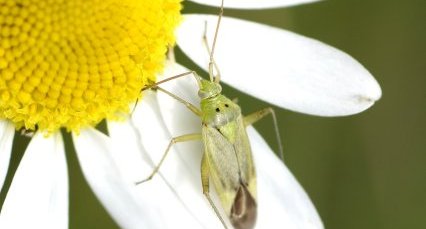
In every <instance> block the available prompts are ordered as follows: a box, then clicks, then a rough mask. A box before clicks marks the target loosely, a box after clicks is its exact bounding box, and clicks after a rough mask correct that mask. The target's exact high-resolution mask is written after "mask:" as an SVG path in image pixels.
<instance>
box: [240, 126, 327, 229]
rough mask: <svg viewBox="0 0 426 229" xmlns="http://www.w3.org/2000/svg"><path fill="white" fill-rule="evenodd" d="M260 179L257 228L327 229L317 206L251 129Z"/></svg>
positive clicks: (250, 134) (249, 129) (251, 139)
mask: <svg viewBox="0 0 426 229" xmlns="http://www.w3.org/2000/svg"><path fill="white" fill-rule="evenodd" d="M247 132H248V134H249V138H250V142H251V146H252V150H253V156H254V161H255V163H256V172H257V179H258V208H259V215H258V221H257V228H287V229H314V228H315V229H321V228H324V226H323V224H322V222H321V219H320V217H319V216H318V213H317V211H316V210H315V207H314V205H313V204H312V202H311V200H310V199H309V197H308V195H307V194H306V193H305V191H304V190H303V188H302V187H301V186H300V184H299V183H298V182H297V180H296V178H294V176H293V175H292V174H291V172H290V171H289V170H288V168H287V167H286V166H285V165H284V164H283V162H282V161H281V160H280V159H279V158H278V157H276V156H275V155H274V153H273V152H272V150H271V149H270V148H269V146H268V145H267V144H266V142H265V140H263V138H262V137H261V136H260V135H259V133H257V132H256V130H254V128H253V127H249V128H247Z"/></svg>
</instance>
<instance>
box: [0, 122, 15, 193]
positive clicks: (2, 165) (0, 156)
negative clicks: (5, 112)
mask: <svg viewBox="0 0 426 229" xmlns="http://www.w3.org/2000/svg"><path fill="white" fill-rule="evenodd" d="M14 135H15V129H14V127H13V125H12V123H10V122H8V121H3V120H0V191H1V189H2V187H3V183H4V179H5V178H6V174H7V170H8V168H9V162H10V155H11V154H12V143H13V136H14Z"/></svg>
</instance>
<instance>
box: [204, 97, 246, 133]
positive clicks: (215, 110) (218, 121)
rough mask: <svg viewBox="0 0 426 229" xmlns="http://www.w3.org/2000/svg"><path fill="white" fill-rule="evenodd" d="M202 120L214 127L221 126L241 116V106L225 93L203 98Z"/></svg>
mask: <svg viewBox="0 0 426 229" xmlns="http://www.w3.org/2000/svg"><path fill="white" fill-rule="evenodd" d="M200 107H201V111H202V113H203V116H202V122H203V123H204V124H206V125H209V126H212V127H214V128H220V127H222V126H224V125H226V124H228V123H230V122H233V121H235V120H236V119H237V118H238V117H240V116H241V109H240V107H239V106H238V105H237V104H235V103H234V102H232V100H230V99H228V98H227V97H226V96H224V95H221V94H219V95H217V96H215V97H211V98H206V99H202V100H201V103H200Z"/></svg>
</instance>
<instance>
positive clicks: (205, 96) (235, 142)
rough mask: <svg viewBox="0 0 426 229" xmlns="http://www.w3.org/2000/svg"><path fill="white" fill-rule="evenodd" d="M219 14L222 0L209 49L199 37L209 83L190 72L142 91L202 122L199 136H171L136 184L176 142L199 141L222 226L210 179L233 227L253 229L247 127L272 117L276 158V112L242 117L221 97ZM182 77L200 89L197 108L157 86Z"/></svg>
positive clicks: (252, 167)
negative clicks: (170, 100)
mask: <svg viewBox="0 0 426 229" xmlns="http://www.w3.org/2000/svg"><path fill="white" fill-rule="evenodd" d="M222 16H223V0H222V4H221V8H220V13H219V16H218V22H217V25H216V31H215V35H214V40H213V44H212V48H211V50H210V48H209V46H208V42H207V38H206V33H205V34H204V36H203V41H204V43H205V45H206V47H207V51H208V54H209V55H210V62H209V76H210V79H209V80H205V79H203V78H201V77H199V76H198V75H197V73H196V72H195V71H190V72H186V73H182V74H179V75H176V76H173V77H170V78H168V79H165V80H162V81H159V82H157V83H155V84H153V85H150V86H148V87H146V88H143V89H142V90H147V89H150V88H152V89H156V90H157V91H160V92H162V93H165V94H167V95H169V96H171V97H172V98H174V99H176V100H177V101H179V102H181V103H182V104H184V105H185V106H186V107H188V108H189V109H190V110H191V111H192V112H193V113H194V114H195V115H197V116H198V117H199V118H200V119H201V123H202V127H201V133H198V134H187V135H182V136H178V137H174V138H172V140H171V141H170V143H169V145H168V146H167V148H166V150H165V152H164V154H163V156H162V158H161V160H160V161H159V163H158V164H157V165H156V166H155V168H154V170H153V172H152V173H151V174H150V176H149V177H148V178H146V179H144V180H142V181H140V182H137V183H136V184H140V183H143V182H146V181H149V180H151V179H152V178H153V176H154V175H155V174H156V173H157V172H158V170H159V168H160V167H161V165H162V163H163V161H164V159H165V158H166V157H167V154H168V152H169V150H170V148H171V147H172V146H173V145H174V144H175V143H178V142H186V141H192V140H201V141H202V143H203V145H204V154H203V157H202V161H201V183H202V190H203V194H204V195H205V196H206V198H207V200H208V202H209V203H210V205H211V206H212V208H213V210H214V212H215V214H216V215H217V217H218V218H219V219H220V221H221V223H222V225H223V227H224V228H228V226H227V223H226V222H225V220H224V218H223V217H222V216H221V214H220V212H219V210H218V207H217V206H216V204H215V203H214V201H213V200H212V198H211V196H210V186H209V182H210V179H211V180H212V183H213V184H214V187H215V189H216V192H217V194H218V197H219V200H220V202H221V206H222V208H223V209H224V212H225V213H226V215H227V217H228V219H229V221H230V223H231V224H232V226H233V227H234V228H236V229H251V228H254V226H255V223H256V217H257V200H256V172H255V165H254V163H253V158H252V152H251V148H250V142H249V138H248V136H247V133H246V127H247V126H249V125H251V124H253V123H255V122H256V121H258V120H260V119H262V118H263V117H265V116H266V115H268V114H271V115H272V118H273V121H274V126H275V132H276V135H277V141H278V145H279V151H280V153H281V156H282V144H281V140H280V139H281V138H280V135H279V131H278V126H277V121H276V117H275V113H274V110H273V109H272V108H265V109H262V110H260V111H257V112H254V113H252V114H250V115H247V116H243V115H242V113H241V108H240V107H239V105H238V104H237V103H236V102H234V101H233V100H231V99H229V98H227V97H226V96H224V95H222V94H221V92H222V87H221V86H220V73H219V68H218V67H217V65H216V63H215V61H214V58H213V55H214V48H215V44H216V40H217V34H218V30H219V25H220V21H221V18H222ZM206 26H207V25H206ZM187 75H193V76H194V78H195V79H196V81H197V84H198V88H199V91H198V96H199V98H200V100H201V101H200V108H198V107H197V106H195V105H193V104H191V103H189V102H187V101H185V100H184V99H182V98H180V97H178V96H176V95H174V94H173V93H171V92H169V91H167V90H165V89H163V88H161V87H160V86H159V85H160V84H162V83H164V82H167V81H170V80H173V79H176V78H179V77H183V76H187Z"/></svg>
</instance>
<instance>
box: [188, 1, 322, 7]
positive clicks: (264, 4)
mask: <svg viewBox="0 0 426 229" xmlns="http://www.w3.org/2000/svg"><path fill="white" fill-rule="evenodd" d="M191 1H193V2H197V3H200V4H204V5H209V6H220V4H221V1H220V0H191ZM317 1H319V0H225V2H224V7H225V8H236V9H266V8H278V7H286V6H293V5H299V4H304V3H310V2H317Z"/></svg>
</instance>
